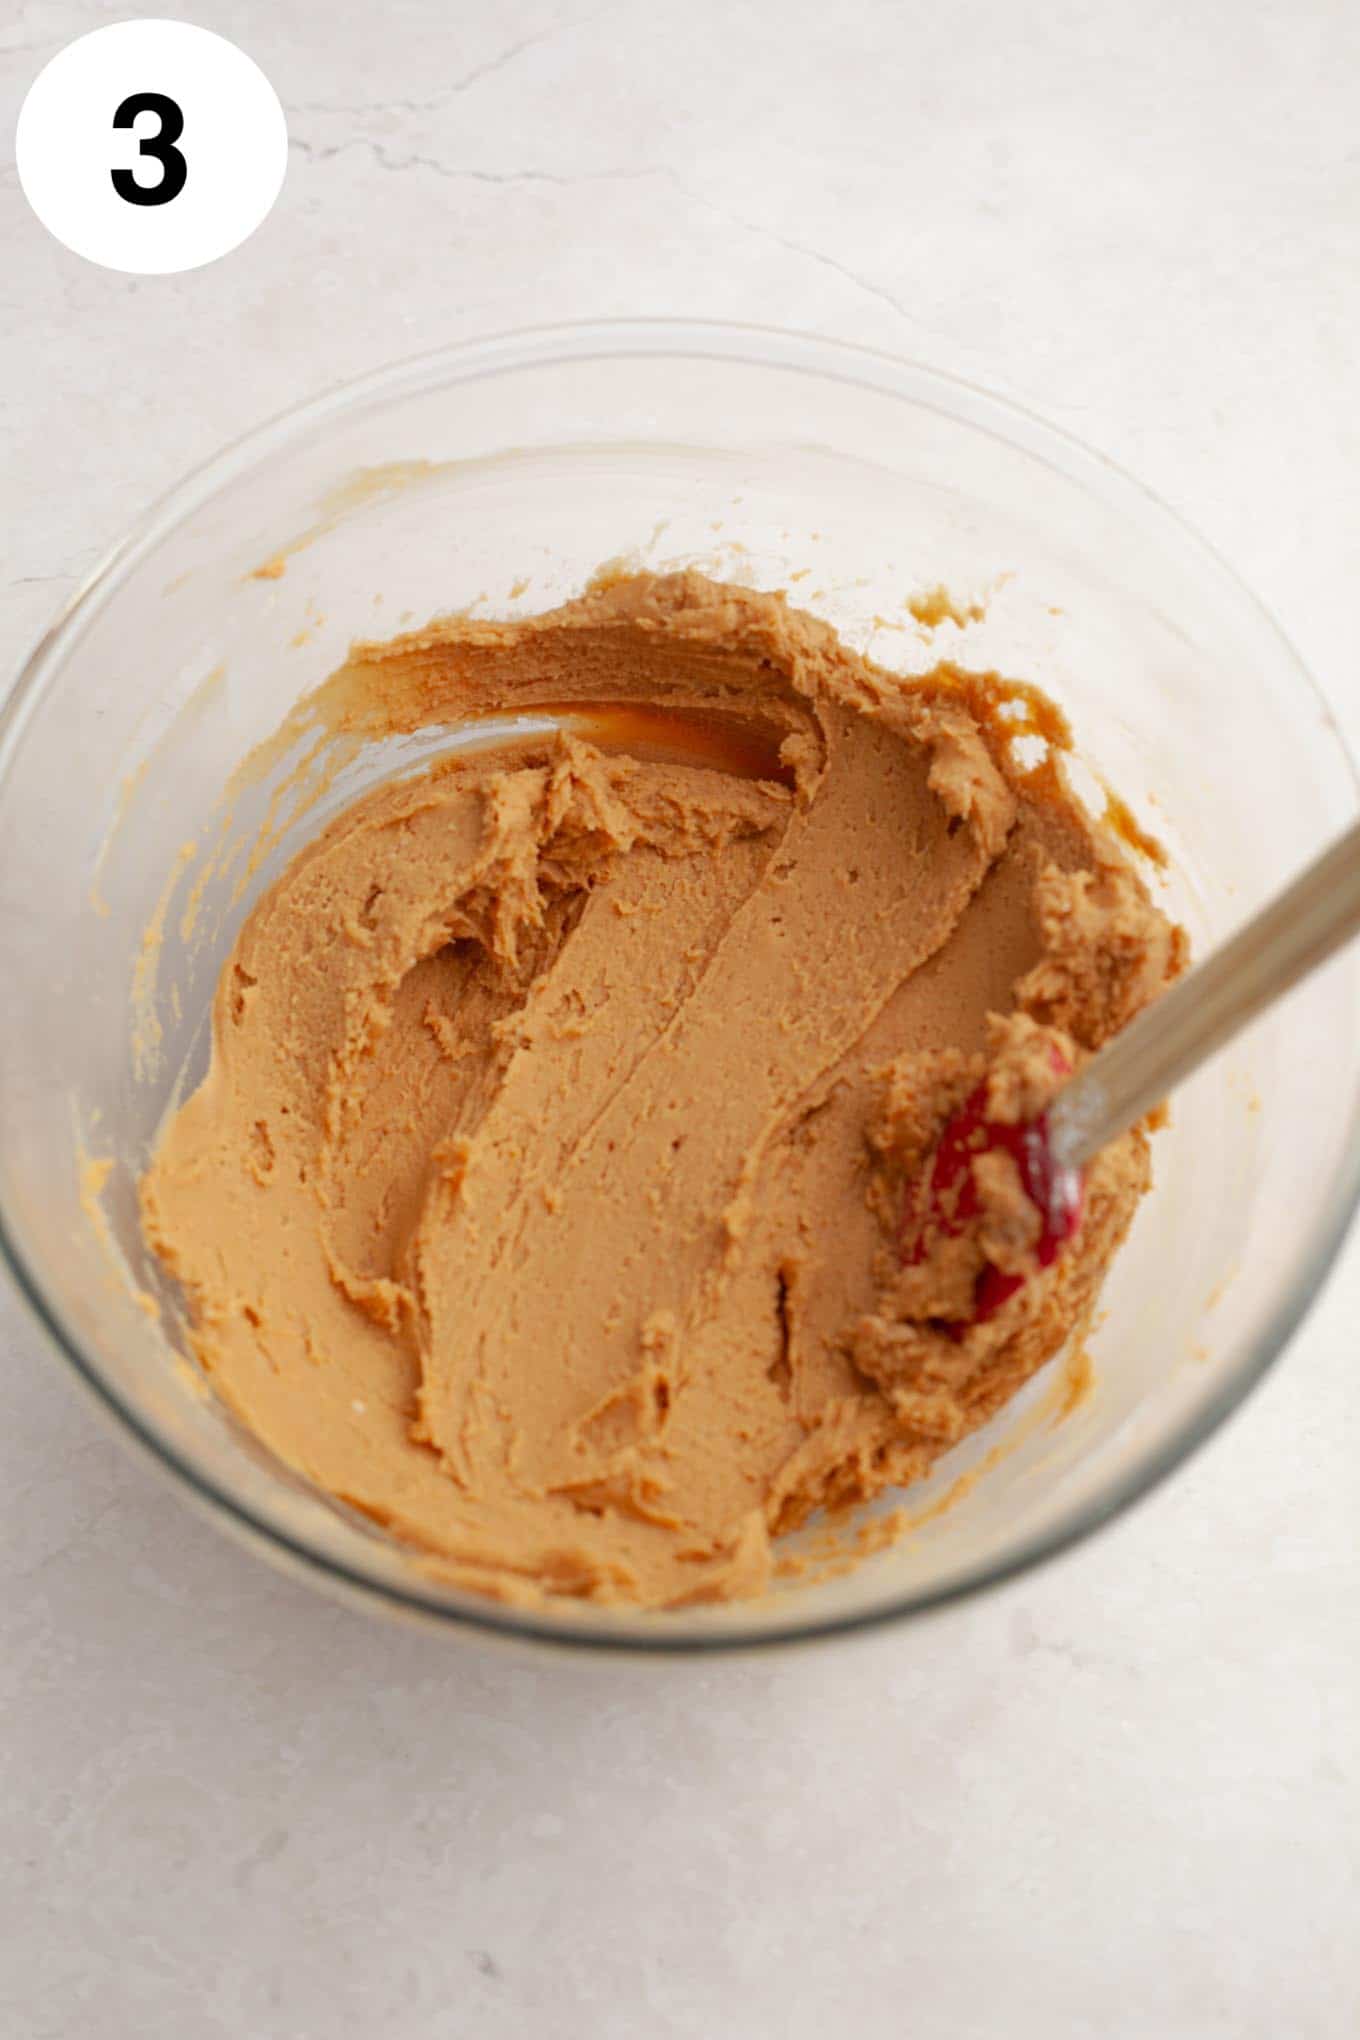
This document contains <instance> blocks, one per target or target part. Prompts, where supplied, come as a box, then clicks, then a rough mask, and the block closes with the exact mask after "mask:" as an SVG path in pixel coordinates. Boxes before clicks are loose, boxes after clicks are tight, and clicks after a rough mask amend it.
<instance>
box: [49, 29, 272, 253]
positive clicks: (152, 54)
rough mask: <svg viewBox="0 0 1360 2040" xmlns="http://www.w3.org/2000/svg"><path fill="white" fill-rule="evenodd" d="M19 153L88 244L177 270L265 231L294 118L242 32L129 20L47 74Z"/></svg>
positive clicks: (80, 249) (78, 243)
mask: <svg viewBox="0 0 1360 2040" xmlns="http://www.w3.org/2000/svg"><path fill="white" fill-rule="evenodd" d="M14 153H15V157H16V160H17V163H18V169H19V182H20V184H21V185H22V186H23V189H24V196H25V197H26V198H27V200H28V202H29V204H30V205H31V206H32V208H33V210H34V212H35V213H36V214H37V215H38V218H39V219H40V220H41V221H42V223H43V225H44V226H45V227H46V228H47V230H48V232H49V233H51V234H55V235H56V238H57V239H58V240H59V241H61V242H62V243H63V244H64V245H65V246H66V247H67V248H70V249H71V250H72V252H73V253H74V254H76V255H83V256H84V257H85V259H86V260H87V261H88V262H98V263H101V264H102V265H103V267H104V268H105V269H122V270H126V271H128V272H129V273H130V274H132V275H135V276H168V275H171V274H173V272H175V271H176V270H180V269H198V268H200V267H201V266H202V264H203V263H205V262H215V261H216V260H217V257H218V256H219V255H226V254H227V253H228V252H229V251H230V250H231V249H232V248H236V247H239V245H240V244H241V242H242V241H244V240H245V239H246V237H247V235H249V234H253V233H254V231H255V229H256V227H258V226H259V224H260V222H261V220H263V219H264V217H265V215H266V214H267V213H268V211H269V209H270V207H271V206H272V205H273V203H274V200H275V199H276V198H277V197H278V195H279V191H280V189H281V188H282V185H283V177H284V172H285V170H286V169H287V167H288V123H287V121H286V120H285V119H284V113H283V108H282V107H281V106H280V105H279V101H278V95H277V93H276V92H275V90H274V88H273V86H272V85H271V84H270V82H269V80H268V79H267V78H266V77H265V75H264V72H263V71H262V70H261V69H260V67H259V65H258V64H254V63H252V62H251V60H250V58H249V57H248V56H247V55H246V54H245V52H244V50H238V49H237V47H236V45H235V43H230V42H228V41H227V40H226V38H225V37H223V36H220V35H213V34H212V33H211V32H210V31H209V30H208V29H206V28H192V27H191V26H190V25H189V23H188V22H186V21H120V22H117V23H115V24H114V25H113V26H112V27H110V28H97V29H95V31H94V32H93V34H91V35H83V36H81V38H80V40H79V41H78V42H73V43H71V44H70V45H69V46H68V47H67V48H66V49H64V50H62V51H60V52H59V54H58V55H57V56H55V57H53V59H52V61H51V63H50V64H48V65H47V67H46V69H45V70H43V71H41V72H40V73H39V75H38V77H37V78H36V79H35V80H34V82H33V85H32V87H31V88H30V90H29V94H28V97H27V98H26V99H25V101H24V103H23V106H22V108H21V109H20V113H19V126H18V130H17V132H16V134H15V138H14Z"/></svg>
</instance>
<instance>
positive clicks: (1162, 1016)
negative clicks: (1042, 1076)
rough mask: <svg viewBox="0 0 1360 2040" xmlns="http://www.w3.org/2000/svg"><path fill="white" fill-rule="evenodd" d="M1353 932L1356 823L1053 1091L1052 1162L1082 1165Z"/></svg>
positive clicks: (1357, 908)
mask: <svg viewBox="0 0 1360 2040" xmlns="http://www.w3.org/2000/svg"><path fill="white" fill-rule="evenodd" d="M1358 933H1360V822H1357V823H1356V824H1355V826H1354V827H1353V828H1351V829H1350V830H1349V832H1348V833H1347V834H1346V835H1344V836H1343V837H1342V838H1341V840H1340V842H1338V843H1335V844H1334V845H1333V846H1332V848H1331V849H1330V850H1328V851H1327V852H1326V854H1325V855H1324V856H1322V857H1320V858H1319V859H1318V861H1317V863H1316V864H1312V865H1310V866H1309V867H1308V869H1307V870H1306V871H1305V872H1304V873H1303V874H1302V876H1301V877H1299V878H1296V879H1295V880H1294V883H1293V884H1292V885H1291V886H1288V887H1287V888H1286V890H1285V891H1284V892H1282V893H1281V894H1280V896H1279V898H1278V899H1276V900H1274V901H1272V902H1271V904H1270V905H1269V906H1268V907H1267V908H1266V909H1265V910H1264V912H1262V913H1260V914H1257V915H1256V916H1255V918H1254V919H1252V920H1250V921H1248V922H1247V924H1246V926H1245V927H1244V928H1240V929H1239V930H1238V932H1237V934H1236V935H1234V936H1233V937H1232V939H1231V940H1230V941H1228V942H1225V943H1224V945H1223V947H1222V948H1221V949H1216V950H1215V951H1214V953H1213V955H1212V956H1210V957H1209V958H1207V960H1206V961H1205V962H1204V963H1201V964H1197V965H1196V966H1195V968H1194V969H1193V970H1191V971H1188V972H1187V973H1186V975H1185V976H1184V977H1183V978H1181V979H1180V980H1179V981H1178V982H1177V983H1176V984H1174V985H1173V986H1172V987H1171V989H1170V991H1168V992H1165V993H1164V994H1163V995H1162V997H1161V998H1160V999H1158V1000H1157V1002H1156V1004H1155V1005H1152V1006H1149V1007H1147V1008H1146V1010H1145V1011H1144V1012H1142V1013H1140V1014H1139V1015H1138V1017H1137V1019H1136V1020H1131V1021H1130V1022H1129V1025H1128V1026H1127V1027H1126V1028H1125V1029H1124V1030H1123V1032H1122V1033H1121V1034H1117V1035H1116V1036H1115V1038H1114V1040H1113V1041H1111V1042H1110V1043H1108V1044H1107V1046H1106V1047H1104V1048H1102V1049H1101V1050H1100V1051H1099V1053H1098V1054H1097V1055H1094V1056H1092V1058H1091V1060H1090V1062H1089V1063H1087V1065H1086V1067H1085V1069H1083V1070H1082V1071H1081V1072H1080V1073H1079V1074H1078V1075H1077V1076H1075V1077H1074V1078H1073V1079H1072V1081H1071V1083H1070V1084H1066V1085H1065V1086H1064V1087H1063V1089H1062V1090H1061V1091H1060V1092H1059V1094H1058V1096H1057V1097H1056V1098H1055V1099H1054V1101H1053V1104H1052V1105H1051V1106H1050V1108H1049V1113H1048V1129H1049V1142H1050V1146H1051V1150H1052V1153H1053V1157H1054V1160H1055V1161H1056V1162H1057V1163H1058V1164H1059V1165H1060V1166H1065V1167H1070V1168H1080V1167H1082V1166H1083V1165H1084V1164H1085V1163H1086V1162H1089V1161H1090V1160H1091V1158H1092V1156H1093V1155H1095V1154H1097V1153H1098V1152H1099V1150H1100V1149H1101V1148H1103V1147H1104V1146H1105V1145H1106V1143H1107V1142H1109V1141H1111V1140H1113V1139H1114V1138H1115V1136H1116V1135H1117V1134H1120V1133H1123V1132H1124V1131H1125V1129H1126V1128H1127V1127H1130V1126H1132V1125H1133V1123H1134V1121H1135V1120H1137V1119H1141V1118H1142V1116H1143V1114H1144V1113H1145V1112H1150V1111H1151V1110H1152V1108H1153V1107H1154V1106H1155V1105H1159V1104H1160V1103H1161V1101H1162V1100H1163V1099H1164V1098H1165V1097H1166V1096H1167V1095H1168V1093H1169V1092H1171V1091H1174V1090H1175V1088H1176V1086H1177V1084H1179V1083H1180V1082H1181V1081H1182V1080H1183V1079H1184V1078H1185V1077H1188V1076H1189V1075H1190V1073H1191V1072H1192V1071H1193V1070H1197V1069H1198V1068H1199V1066H1200V1064H1201V1063H1203V1062H1207V1060H1208V1059H1209V1057H1210V1056H1211V1055H1215V1054H1216V1053H1217V1052H1218V1050H1219V1049H1220V1048H1222V1047H1223V1046H1224V1044H1225V1043H1227V1042H1229V1041H1231V1039H1232V1037H1233V1036H1234V1035H1235V1034H1236V1033H1238V1031H1239V1030H1240V1029H1241V1028H1243V1027H1245V1026H1246V1025H1247V1023H1248V1022H1249V1021H1251V1020H1254V1019H1255V1017H1256V1015H1257V1014H1258V1013H1260V1012H1261V1011H1262V1009H1263V1008H1264V1007H1266V1006H1269V1005H1271V1004H1272V1003H1273V1002H1274V1000H1276V999H1278V998H1281V997H1282V996H1283V994H1284V993H1285V992H1287V991H1289V990H1290V988H1291V987H1292V986H1294V985H1296V984H1297V983H1298V982H1299V980H1300V978H1303V977H1306V976H1307V975H1308V973H1309V971H1311V970H1315V969H1316V968H1317V966H1318V965H1319V964H1320V963H1325V962H1326V960H1327V958H1328V957H1329V956H1331V955H1333V954H1334V953H1335V952H1336V951H1337V950H1338V949H1340V948H1341V947H1342V946H1343V944H1345V943H1346V942H1348V941H1349V940H1350V939H1351V937H1352V936H1353V935H1355V934H1358Z"/></svg>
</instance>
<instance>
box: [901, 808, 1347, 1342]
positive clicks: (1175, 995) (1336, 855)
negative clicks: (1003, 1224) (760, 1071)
mask: <svg viewBox="0 0 1360 2040" xmlns="http://www.w3.org/2000/svg"><path fill="white" fill-rule="evenodd" d="M1357 932H1360V823H1357V824H1356V826H1355V827H1354V828H1352V829H1351V830H1350V831H1349V832H1348V834H1346V835H1345V836H1343V837H1342V838H1341V840H1340V842H1338V843H1336V844H1334V845H1333V847H1332V848H1331V849H1330V850H1328V851H1327V852H1326V854H1325V855H1324V856H1322V857H1320V858H1319V859H1318V861H1317V863H1316V864H1313V865H1310V866H1309V868H1308V870H1307V871H1305V872H1304V873H1303V875H1302V876H1301V877H1300V878H1297V879H1295V881H1294V883H1293V884H1292V885H1291V886H1289V887H1288V888H1287V889H1286V890H1285V891H1284V892H1283V893H1281V894H1280V896H1279V898H1278V899H1276V900H1274V901H1273V902H1272V903H1271V905H1270V906H1268V907H1267V908H1266V909H1265V910H1264V912H1262V913H1260V914H1258V915H1257V916H1256V917H1255V919H1254V920H1251V921H1248V922H1247V924H1246V926H1245V927H1244V928H1241V929H1239V931H1238V933H1237V934H1236V935H1234V936H1233V937H1232V939H1231V941H1229V942H1225V943H1224V945H1223V947H1222V948H1221V949H1218V950H1215V952H1214V954H1213V955H1212V956H1211V957H1209V958H1208V960H1207V961H1206V962H1204V963H1201V964H1198V965H1197V966H1196V967H1195V969H1194V970H1192V971H1189V972H1187V974H1186V975H1185V976H1184V977H1183V978H1181V979H1180V980H1179V982H1178V983H1176V984H1174V985H1173V986H1172V987H1171V989H1170V990H1169V991H1168V992H1165V993H1164V994H1163V996H1162V997H1161V998H1160V999H1158V1000H1157V1001H1156V1003H1155V1004H1154V1005H1152V1006H1149V1007H1147V1008H1146V1009H1145V1011H1143V1012H1142V1013H1140V1014H1139V1015H1138V1017H1137V1019H1135V1020H1132V1021H1131V1022H1130V1023H1129V1025H1128V1026H1127V1027H1126V1028H1125V1029H1124V1030H1123V1032H1122V1033H1121V1034H1117V1035H1116V1036H1115V1038H1114V1040H1113V1041H1110V1042H1107V1043H1106V1045H1105V1047H1104V1048H1102V1049H1101V1050H1100V1051H1099V1052H1098V1053H1097V1054H1096V1055H1093V1056H1092V1057H1091V1060H1090V1061H1089V1062H1088V1063H1087V1064H1086V1065H1085V1067H1084V1068H1083V1069H1082V1070H1080V1071H1079V1072H1078V1073H1077V1075H1076V1076H1074V1077H1072V1078H1071V1080H1070V1081H1069V1082H1067V1083H1065V1084H1064V1085H1063V1087H1062V1089H1061V1090H1060V1091H1059V1092H1058V1093H1057V1095H1056V1096H1055V1097H1054V1098H1053V1099H1052V1101H1051V1102H1050V1104H1049V1105H1048V1107H1047V1109H1046V1110H1045V1111H1044V1112H1042V1113H1041V1114H1040V1115H1039V1117H1038V1118H1037V1119H1033V1120H1031V1121H1029V1122H1027V1123H1024V1124H1020V1125H1015V1126H1007V1125H1002V1124H1000V1123H998V1122H996V1121H993V1120H989V1119H988V1118H987V1117H986V1091H985V1088H984V1087H982V1086H979V1088H978V1089H977V1090H976V1091H974V1092H973V1094H972V1096H971V1097H969V1098H968V1099H966V1100H965V1102H964V1103H963V1105H961V1106H960V1107H959V1110H958V1111H957V1112H956V1113H955V1114H954V1115H953V1117H952V1118H951V1119H950V1120H949V1121H948V1122H947V1124H946V1126H945V1129H944V1132H943V1134H942V1135H941V1137H940V1140H939V1143H938V1145H937V1146H936V1148H935V1151H934V1154H933V1155H932V1157H931V1160H930V1163H929V1164H928V1168H927V1171H926V1186H925V1195H924V1198H923V1199H922V1196H921V1189H920V1184H919V1181H918V1183H917V1184H915V1185H913V1186H912V1190H911V1192H910V1193H909V1197H908V1212H909V1214H910V1216H909V1218H908V1222H907V1229H906V1233H905V1237H904V1245H903V1258H904V1259H905V1260H907V1261H913V1260H919V1259H920V1257H921V1254H922V1252H923V1250H924V1248H923V1242H924V1236H925V1234H926V1232H927V1230H929V1229H930V1228H931V1227H935V1228H938V1229H939V1230H942V1231H943V1232H945V1233H957V1232H960V1231H962V1229H963V1227H964V1225H965V1224H966V1223H967V1221H968V1219H969V1218H970V1217H972V1216H974V1215H975V1213H976V1211H977V1209H978V1197H977V1192H976V1189H975V1187H974V1183H973V1176H972V1169H971V1164H972V1161H973V1159H974V1157H975V1156H977V1155H978V1154H980V1153H985V1152H988V1151H993V1152H994V1151H997V1150H1003V1151H1004V1152H1006V1153H1007V1154H1009V1155H1010V1156H1011V1157H1012V1159H1013V1160H1014V1161H1015V1163H1016V1165H1017V1167H1018V1168H1019V1171H1020V1176H1021V1180H1022V1182H1023V1184H1024V1187H1025V1191H1026V1194H1027V1195H1028V1197H1029V1199H1030V1201H1031V1203H1033V1204H1034V1205H1035V1207H1036V1208H1037V1210H1038V1212H1039V1218H1040V1233H1039V1238H1038V1241H1037V1243H1036V1246H1035V1258H1036V1260H1037V1261H1038V1263H1039V1265H1040V1266H1041V1267H1047V1266H1048V1265H1049V1264H1050V1263H1051V1262H1052V1261H1053V1259H1054V1258H1055V1256H1056V1255H1057V1254H1058V1253H1059V1252H1060V1251H1061V1249H1062V1247H1063V1245H1064V1244H1065V1243H1066V1242H1067V1241H1068V1240H1069V1239H1071V1237H1072V1235H1073V1234H1074V1233H1075V1232H1076V1230H1077V1228H1078V1226H1079V1225H1080V1223H1081V1205H1082V1189H1083V1181H1084V1171H1085V1169H1086V1166H1087V1164H1088V1163H1089V1162H1090V1161H1091V1160H1092V1159H1093V1157H1094V1156H1095V1155H1097V1154H1098V1153H1099V1152H1100V1150H1101V1148H1103V1147H1105V1146H1106V1145H1107V1143H1108V1142H1110V1141H1112V1140H1113V1139H1114V1138H1115V1137H1116V1135H1117V1134H1121V1133H1123V1132H1125V1131H1126V1130H1127V1128H1129V1127H1130V1126H1132V1125H1133V1124H1134V1123H1135V1122H1136V1121H1137V1120H1139V1119H1141V1118H1142V1117H1143V1115H1144V1113H1146V1112H1150V1111H1151V1110H1152V1109H1153V1107H1154V1106H1156V1105H1158V1104H1160V1103H1161V1101H1162V1100H1163V1099H1164V1098H1165V1097H1166V1096H1167V1095H1168V1093H1169V1092H1171V1091H1173V1090H1174V1089H1175V1087H1176V1085H1177V1084H1179V1083H1180V1082H1181V1081H1182V1079H1183V1078H1185V1077H1188V1076H1189V1075H1190V1074H1191V1072H1192V1071H1194V1070H1197V1069H1198V1068H1199V1066H1200V1064H1201V1063H1203V1062H1207V1061H1208V1059H1209V1057H1210V1056H1212V1055H1215V1054H1216V1053H1217V1052H1218V1050H1219V1049H1220V1048H1222V1047H1223V1046H1224V1045H1225V1044H1226V1043H1227V1042H1228V1041H1230V1040H1231V1039H1232V1037H1233V1036H1234V1035H1235V1034H1236V1033H1238V1032H1239V1030H1240V1029H1241V1028H1243V1027H1245V1026H1246V1025H1247V1024H1248V1022H1249V1021H1251V1020H1253V1019H1254V1018H1255V1017H1256V1015H1257V1014H1258V1013H1259V1012H1261V1011H1262V1009H1263V1008H1264V1007H1266V1006H1269V1005H1271V1004H1272V1003H1273V1002H1274V1001H1275V1000H1276V999H1278V998H1282V997H1283V995H1284V994H1285V993H1286V992H1287V991H1289V990H1290V989H1291V988H1292V987H1293V986H1294V985H1296V984H1297V983H1298V982H1299V980H1300V978H1303V977H1306V976H1307V975H1308V973H1309V971H1311V970H1315V969H1316V968H1317V966H1318V965H1319V964H1321V963H1325V962H1326V960H1327V958H1328V957H1329V956H1331V955H1333V954H1334V952H1335V951H1336V950H1338V949H1340V948H1341V947H1342V945H1343V944H1344V943H1346V942H1348V941H1349V940H1350V939H1351V937H1352V936H1353V935H1355V934H1356V933H1357ZM1061 1073H1062V1072H1060V1074H1061ZM922 1207H924V1208H922ZM1023 1281H1024V1277H1023V1276H1022V1275H1014V1274H1007V1273H1003V1271H1002V1270H1001V1269H999V1268H995V1267H991V1266H989V1267H988V1268H986V1269H985V1270H984V1271H983V1273H982V1275H981V1276H980V1277H979V1279H978V1287H977V1294H976V1298H975V1302H974V1320H975V1321H980V1320H982V1319H984V1318H988V1317H991V1316H992V1315H993V1314H994V1313H995V1312H996V1311H998V1310H999V1309H1000V1308H1001V1306H1002V1304H1003V1303H1005V1301H1006V1300H1007V1298H1008V1297H1010V1296H1012V1295H1014V1293H1015V1291H1016V1290H1017V1289H1019V1288H1020V1287H1021V1285H1022V1283H1023Z"/></svg>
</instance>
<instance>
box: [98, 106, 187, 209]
mask: <svg viewBox="0 0 1360 2040" xmlns="http://www.w3.org/2000/svg"><path fill="white" fill-rule="evenodd" d="M139 113H154V114H155V115H156V117H157V119H158V120H159V121H160V127H159V128H158V130H157V131H156V133H155V134H154V135H143V136H141V138H140V140H139V142H138V145H137V153H138V155H140V156H154V157H155V158H156V161H157V162H158V163H159V164H160V166H161V173H162V174H161V179H160V182H159V184H139V183H138V182H137V180H136V178H135V177H134V176H133V174H132V172H131V171H130V170H110V172H109V175H110V177H111V178H112V179H113V188H114V190H115V191H116V192H117V193H118V196H119V197H120V198H125V199H127V201H128V203H129V204H130V205H169V203H170V201H171V199H172V198H178V197H179V195H180V193H181V191H183V189H184V185H185V180H186V178H187V177H188V175H189V166H188V164H187V163H186V162H185V160H184V158H183V156H182V155H181V154H180V152H179V150H178V149H177V148H176V147H175V143H176V142H177V141H178V140H179V138H180V136H181V135H182V134H183V133H184V115H183V114H182V113H181V112H180V110H179V108H178V107H177V106H176V104H175V102H174V100H173V99H167V98H166V96H165V94H164V93H163V92H133V93H131V94H130V95H129V96H128V97H127V98H126V99H125V100H124V101H123V103H122V105H121V106H120V107H119V109H118V111H117V113H115V115H114V116H113V124H114V126H115V127H116V128H130V127H131V126H132V123H133V122H134V121H135V120H136V118H137V116H138V114H139Z"/></svg>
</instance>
